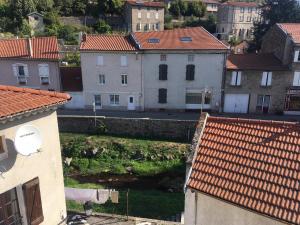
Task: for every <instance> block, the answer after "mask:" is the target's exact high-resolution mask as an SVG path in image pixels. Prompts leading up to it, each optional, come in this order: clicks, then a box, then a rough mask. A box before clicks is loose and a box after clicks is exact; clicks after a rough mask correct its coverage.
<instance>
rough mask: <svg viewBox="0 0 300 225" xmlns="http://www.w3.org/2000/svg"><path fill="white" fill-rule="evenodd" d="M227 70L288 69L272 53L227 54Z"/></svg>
mask: <svg viewBox="0 0 300 225" xmlns="http://www.w3.org/2000/svg"><path fill="white" fill-rule="evenodd" d="M226 67H227V69H228V70H272V71H274V70H279V71H283V70H288V67H287V66H284V65H282V63H281V62H280V60H279V59H277V58H276V57H275V56H274V55H273V54H255V53H254V54H253V53H250V54H231V55H229V56H228V59H227V63H226Z"/></svg>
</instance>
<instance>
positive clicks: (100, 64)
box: [97, 55, 104, 66]
mask: <svg viewBox="0 0 300 225" xmlns="http://www.w3.org/2000/svg"><path fill="white" fill-rule="evenodd" d="M103 64H104V60H103V56H102V55H98V56H97V66H103Z"/></svg>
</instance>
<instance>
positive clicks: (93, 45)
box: [80, 35, 137, 51]
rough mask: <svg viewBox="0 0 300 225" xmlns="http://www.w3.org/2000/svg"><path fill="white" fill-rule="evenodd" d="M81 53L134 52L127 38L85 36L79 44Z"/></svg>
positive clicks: (117, 36)
mask: <svg viewBox="0 0 300 225" xmlns="http://www.w3.org/2000/svg"><path fill="white" fill-rule="evenodd" d="M80 50H81V51H93V50H96V51H136V50H137V49H136V48H135V47H134V43H132V42H131V41H130V38H129V36H122V35H86V40H85V41H83V42H81V45H80Z"/></svg>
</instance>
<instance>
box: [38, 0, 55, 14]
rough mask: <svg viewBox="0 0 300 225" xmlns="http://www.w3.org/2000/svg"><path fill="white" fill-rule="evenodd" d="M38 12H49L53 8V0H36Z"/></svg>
mask: <svg viewBox="0 0 300 225" xmlns="http://www.w3.org/2000/svg"><path fill="white" fill-rule="evenodd" d="M34 4H35V7H36V9H37V11H38V12H48V11H50V10H51V9H52V8H53V5H54V2H53V0H42V1H41V0H34Z"/></svg>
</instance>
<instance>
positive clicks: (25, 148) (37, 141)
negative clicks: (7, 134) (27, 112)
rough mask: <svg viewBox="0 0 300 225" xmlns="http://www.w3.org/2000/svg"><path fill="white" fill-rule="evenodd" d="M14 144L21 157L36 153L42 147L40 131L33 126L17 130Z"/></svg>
mask: <svg viewBox="0 0 300 225" xmlns="http://www.w3.org/2000/svg"><path fill="white" fill-rule="evenodd" d="M14 144H15V149H16V151H17V152H18V153H19V154H21V155H24V156H29V155H31V154H33V153H36V152H38V151H39V150H40V148H41V146H42V137H41V134H40V131H39V130H38V129H37V128H36V127H34V126H32V125H25V126H22V127H20V128H19V129H18V130H17V133H16V136H15V143H14Z"/></svg>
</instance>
